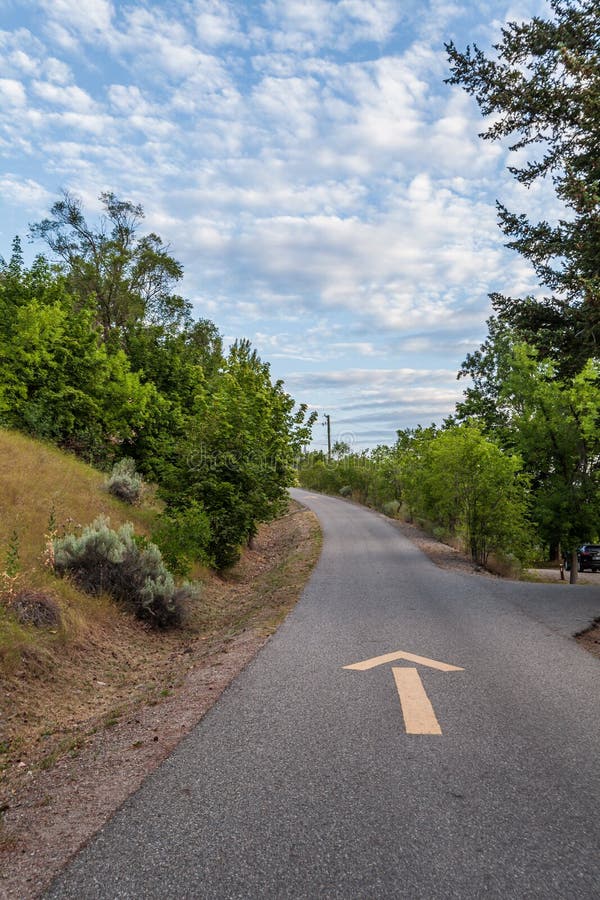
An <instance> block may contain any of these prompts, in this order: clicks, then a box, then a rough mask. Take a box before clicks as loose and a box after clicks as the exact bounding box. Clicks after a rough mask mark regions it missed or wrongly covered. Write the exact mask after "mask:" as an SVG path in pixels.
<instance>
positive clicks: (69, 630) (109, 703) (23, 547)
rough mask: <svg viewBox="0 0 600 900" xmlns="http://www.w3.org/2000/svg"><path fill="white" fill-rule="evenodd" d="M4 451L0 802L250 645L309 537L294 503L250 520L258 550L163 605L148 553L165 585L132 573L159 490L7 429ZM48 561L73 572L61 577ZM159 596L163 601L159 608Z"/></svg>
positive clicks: (304, 563) (284, 608) (299, 563)
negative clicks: (113, 484) (118, 492)
mask: <svg viewBox="0 0 600 900" xmlns="http://www.w3.org/2000/svg"><path fill="white" fill-rule="evenodd" d="M0 458H1V459H2V463H3V464H2V466H1V467H0V546H2V547H4V548H6V551H5V554H4V558H3V559H2V566H1V567H0V581H1V583H2V588H3V594H2V603H0V685H1V688H2V689H1V691H0V809H2V808H3V804H5V803H7V804H9V805H12V803H13V800H12V796H13V792H14V791H15V790H16V789H17V787H18V785H20V784H21V782H23V784H24V785H25V786H26V782H27V773H28V772H33V773H35V772H36V771H38V770H39V769H47V768H50V767H52V766H53V765H54V763H55V762H56V761H57V760H58V759H60V758H61V757H62V756H64V755H65V754H68V755H71V756H72V755H76V754H78V753H79V752H81V750H82V748H83V746H84V745H85V744H86V742H87V741H88V739H89V738H90V736H91V735H93V734H94V733H95V732H97V731H98V730H100V729H103V728H110V727H113V726H115V725H116V724H117V723H118V722H119V721H121V720H122V719H123V720H124V719H126V718H127V717H129V718H131V716H132V715H134V717H135V710H136V709H139V708H140V707H147V706H148V705H154V704H157V703H160V702H161V701H162V700H163V699H164V698H167V697H168V696H169V695H170V694H171V693H172V692H173V691H174V689H175V688H176V687H177V686H178V685H179V684H181V683H182V681H183V680H184V678H185V677H186V674H187V673H188V672H189V670H190V668H191V667H193V666H200V667H202V666H205V665H208V663H207V662H206V660H208V659H209V657H210V656H211V654H213V653H214V652H216V651H219V652H221V651H223V652H224V649H226V648H227V646H228V644H229V642H231V641H232V640H234V638H235V637H236V636H238V635H240V634H241V633H242V632H244V633H245V634H247V635H248V636H249V637H250V636H252V635H255V637H256V639H257V641H258V643H257V646H259V644H260V641H261V639H264V636H266V635H268V634H270V633H271V632H272V631H273V630H274V629H275V628H276V627H277V625H278V624H279V622H280V621H281V620H282V618H283V617H284V616H285V614H286V613H287V612H288V610H289V609H290V608H291V606H292V605H293V603H294V602H295V600H296V599H297V597H298V595H299V593H300V591H301V589H302V587H303V585H304V582H305V580H306V578H307V577H308V575H309V573H310V571H311V569H312V566H313V565H314V562H315V560H316V556H317V554H318V550H319V539H318V526H317V524H316V521H315V519H314V517H313V516H312V514H310V513H309V512H308V511H306V510H302V509H301V508H300V507H299V506H298V505H297V504H293V503H292V504H291V506H288V507H286V510H285V515H284V517H283V518H281V519H278V520H277V521H276V522H273V523H269V524H266V525H259V526H258V528H257V535H256V537H255V539H254V545H255V546H254V549H253V550H249V549H247V548H245V549H243V550H242V552H241V558H240V561H239V562H238V563H237V564H236V565H235V566H233V567H231V568H230V569H228V570H227V572H221V573H217V572H215V571H214V570H213V569H212V568H211V567H209V566H206V565H201V564H194V566H193V567H192V569H191V571H190V572H189V577H190V579H191V581H192V582H193V591H191V592H189V591H190V589H189V588H188V587H187V586H185V585H183V588H182V585H181V582H180V583H179V584H178V586H177V587H176V588H175V593H176V594H179V596H178V597H176V601H177V602H176V605H175V606H174V607H172V606H171V603H170V602H168V601H169V600H170V599H171V598H170V597H169V596H168V591H169V590H171V589H173V580H172V579H171V578H169V577H168V576H167V575H165V573H164V569H163V567H164V563H163V564H162V565H161V564H160V561H159V560H158V561H157V554H156V551H152V552H151V553H150V556H151V558H152V565H153V566H155V567H156V566H157V565H158V567H159V569H160V571H159V572H158V573H156V572H155V578H154V581H153V582H152V583H151V585H150V588H156V586H157V583H158V586H159V587H160V590H161V593H160V594H158V592H157V590H150V591H148V587H149V586H148V585H147V584H146V578H144V579H143V580H142V578H141V573H147V571H148V563H147V560H144V559H143V557H144V554H147V553H148V552H149V550H148V548H149V547H150V546H151V544H152V541H151V537H152V534H153V531H154V529H155V527H156V523H157V522H160V518H161V515H162V514H163V509H164V504H163V503H162V502H161V501H160V500H159V499H157V497H156V491H155V490H153V489H151V488H149V487H148V486H147V485H146V486H144V487H143V489H142V492H141V497H140V500H139V502H138V503H136V504H135V505H131V504H130V503H127V502H126V501H123V500H119V499H117V498H115V497H114V496H113V495H112V494H111V492H110V488H109V479H108V478H107V477H106V475H105V474H104V473H102V472H100V471H98V470H97V469H95V468H94V467H92V466H90V465H88V464H86V463H84V462H83V461H81V460H79V459H77V458H76V457H75V456H73V454H71V453H65V452H64V451H61V450H59V449H58V448H56V447H53V446H51V445H50V444H45V443H42V442H40V441H38V440H35V439H33V438H30V437H28V436H26V435H23V434H20V433H18V432H14V431H7V430H4V431H0ZM89 523H91V524H89ZM93 523H96V524H93ZM128 523H129V524H128ZM15 534H17V535H18V539H17V540H15V539H14V535H15ZM132 535H134V536H135V537H134V538H132ZM90 538H91V539H92V541H91V542H92V546H91V547H90V546H89V544H90ZM79 544H84V545H87V549H86V550H85V552H84V553H82V552H81V548H80V547H79V546H78V545H79ZM140 556H142V559H141V561H140V558H139V557H140ZM131 557H133V560H132V558H131ZM73 559H77V560H79V561H80V565H79V566H78V567H72V566H71V565H70V564H71V562H72V560H73ZM7 562H8V563H9V565H7ZM90 563H91V565H89V564H90ZM122 564H123V565H124V571H123V572H120V571H119V568H120V566H121V565H122ZM57 568H58V570H59V571H60V572H62V571H63V570H65V569H68V568H70V569H71V571H70V572H66V571H65V572H64V575H63V576H62V577H59V576H58V575H57V572H56V569H57ZM7 569H10V570H11V574H10V575H9V574H7ZM146 577H148V576H146ZM123 579H125V581H124V580H123ZM182 592H185V596H182V595H181V594H182ZM188 592H189V593H188ZM115 599H116V600H117V601H118V602H115ZM138 599H139V605H138V603H137V600H138ZM159 600H162V601H164V600H167V602H166V603H164V605H163V606H162V607H160V608H158V609H157V603H158V601H159ZM149 601H151V603H150V605H148V603H149ZM181 607H183V609H184V612H185V615H184V616H183V617H182V618H181V619H179V620H178V627H177V628H173V627H171V628H166V629H165V628H156V627H153V625H154V622H153V618H154V616H155V615H156V614H157V613H158V614H159V615H166V616H167V617H169V616H171V615H172V614H173V610H175V611H178V610H179V609H180V608H181ZM161 624H171V623H161ZM150 740H152V738H150ZM1 838H2V816H1V815H0V845H1ZM1 849H2V848H1V846H0V851H1ZM0 855H1V853H0Z"/></svg>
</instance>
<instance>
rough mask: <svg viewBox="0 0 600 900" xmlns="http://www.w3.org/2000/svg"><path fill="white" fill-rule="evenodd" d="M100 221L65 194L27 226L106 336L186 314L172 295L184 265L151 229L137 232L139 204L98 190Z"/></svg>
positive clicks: (167, 322) (186, 306) (175, 319)
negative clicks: (46, 215)
mask: <svg viewBox="0 0 600 900" xmlns="http://www.w3.org/2000/svg"><path fill="white" fill-rule="evenodd" d="M100 200H101V201H102V205H103V208H104V214H103V215H102V217H101V219H100V222H99V224H98V225H97V226H92V225H90V224H88V222H87V221H86V219H85V217H84V215H83V212H82V208H81V201H80V200H79V199H78V198H77V197H75V196H73V195H71V194H69V193H68V192H65V193H64V194H63V196H62V198H61V199H60V200H58V201H57V202H56V203H55V204H54V205H53V207H52V209H51V215H52V218H50V219H44V220H43V221H42V222H39V223H36V224H33V225H31V234H32V236H33V237H34V238H41V239H42V240H44V241H45V242H46V243H47V244H48V246H49V247H50V249H51V250H52V251H53V252H54V253H55V254H56V255H57V256H58V258H59V259H60V260H62V263H63V266H64V269H65V273H66V276H67V280H68V285H69V288H70V290H71V292H72V293H73V294H74V296H76V297H78V298H79V299H80V300H81V301H82V302H83V303H84V304H86V305H87V304H88V303H90V302H93V304H94V308H95V310H96V317H97V322H98V324H99V325H100V326H101V328H102V332H103V335H104V339H105V340H108V339H109V338H110V337H111V336H112V337H115V335H117V336H119V338H121V335H122V332H123V331H124V330H126V329H127V328H129V327H131V326H133V325H135V324H136V323H139V322H144V323H160V324H164V325H170V326H173V325H174V326H176V325H178V324H179V323H180V322H181V321H182V320H184V319H185V318H186V317H187V316H188V315H189V303H187V302H186V301H185V300H183V298H182V297H180V296H179V295H177V294H175V293H173V289H174V287H175V285H176V284H177V283H178V282H179V281H180V280H181V278H182V276H183V269H182V267H181V265H180V263H178V262H177V261H176V260H175V259H174V258H173V257H172V256H171V254H170V252H169V247H168V246H165V244H163V242H162V240H161V238H160V237H159V236H158V235H157V234H154V233H150V234H146V235H140V234H139V227H140V223H141V221H142V219H143V217H144V211H143V208H142V207H141V206H140V205H139V204H134V203H131V202H130V201H129V200H120V199H119V198H118V197H116V196H115V194H113V193H112V192H110V191H105V192H103V193H102V194H100Z"/></svg>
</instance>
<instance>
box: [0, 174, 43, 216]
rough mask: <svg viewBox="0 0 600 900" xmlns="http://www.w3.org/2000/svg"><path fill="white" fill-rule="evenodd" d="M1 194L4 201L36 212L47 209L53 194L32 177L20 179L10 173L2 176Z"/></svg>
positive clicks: (0, 179) (0, 180)
mask: <svg viewBox="0 0 600 900" xmlns="http://www.w3.org/2000/svg"><path fill="white" fill-rule="evenodd" d="M0 195H2V198H3V200H4V202H7V203H8V202H10V203H14V204H18V205H19V206H23V207H24V208H25V209H27V210H28V211H31V210H35V211H36V212H41V211H42V210H44V209H46V207H47V205H48V201H49V199H50V196H51V195H50V193H49V192H48V191H47V190H46V188H45V187H43V185H41V184H39V183H38V182H37V181H34V180H33V179H31V178H26V179H20V178H18V177H17V176H13V175H10V174H8V175H5V176H4V177H2V178H0Z"/></svg>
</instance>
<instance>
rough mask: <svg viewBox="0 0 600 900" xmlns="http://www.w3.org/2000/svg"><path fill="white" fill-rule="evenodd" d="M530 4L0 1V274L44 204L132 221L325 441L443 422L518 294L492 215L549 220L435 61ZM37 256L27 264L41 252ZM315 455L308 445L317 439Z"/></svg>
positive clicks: (515, 273) (206, 312)
mask: <svg viewBox="0 0 600 900" xmlns="http://www.w3.org/2000/svg"><path fill="white" fill-rule="evenodd" d="M546 12H547V8H546V4H545V2H544V0H513V2H512V3H511V2H508V0H467V2H459V0H455V2H453V0H255V2H242V0H179V2H175V0H163V2H156V0H132V2H117V0H0V157H1V159H0V254H2V255H4V256H6V255H7V254H8V253H9V252H10V241H11V239H12V237H13V235H15V234H20V235H22V236H23V237H25V236H26V234H27V228H28V223H29V222H33V221H37V220H39V219H40V218H42V217H43V216H44V215H45V214H46V213H47V211H48V209H49V206H50V205H51V204H52V202H53V201H54V200H55V199H56V198H57V196H58V194H59V192H60V191H61V189H65V188H66V189H69V190H71V191H73V192H75V193H77V194H79V196H80V197H81V198H82V200H83V202H84V206H85V209H86V210H87V212H88V214H89V216H90V217H91V218H93V217H94V216H95V215H96V213H97V211H98V200H97V198H98V194H99V193H100V191H103V190H112V191H114V192H115V193H117V194H118V195H119V196H120V197H122V198H123V199H131V200H134V201H136V202H139V203H142V205H143V206H144V209H145V212H146V224H147V226H148V229H152V230H155V231H158V233H159V234H160V235H161V236H162V237H163V239H165V240H167V241H169V242H170V243H171V246H172V251H173V253H174V255H175V256H176V257H177V258H178V259H180V261H181V262H182V263H183V264H184V266H185V272H186V275H185V281H184V284H183V290H182V293H184V294H185V295H186V296H187V297H189V298H190V300H192V301H193V303H194V307H195V310H196V311H197V313H198V315H200V316H205V317H209V318H212V319H213V320H214V321H215V322H216V323H217V325H218V326H219V327H220V329H221V331H222V332H223V334H224V335H225V336H226V338H228V339H232V338H234V337H238V336H240V337H242V336H243V337H249V338H250V339H251V340H252V342H253V343H254V345H255V346H256V347H257V348H258V350H259V352H260V354H261V356H262V357H263V358H264V359H267V360H269V361H270V362H271V365H272V371H273V374H274V375H275V376H276V377H282V378H284V379H285V382H286V385H287V387H288V390H289V391H290V393H291V394H292V395H293V396H294V397H296V399H298V400H301V401H304V402H307V403H308V404H310V405H311V406H314V407H316V408H318V409H319V411H320V413H325V412H327V413H329V414H330V415H331V421H332V430H333V436H334V438H342V439H345V440H347V441H349V442H350V443H352V444H354V445H355V446H356V447H361V448H362V447H365V446H374V445H376V444H378V443H391V442H393V440H394V437H395V431H396V429H397V428H403V427H406V426H414V425H417V424H419V423H421V424H429V423H430V422H431V421H441V420H442V419H443V417H444V416H445V415H447V414H448V413H450V412H451V411H452V409H453V406H454V401H455V399H457V397H458V396H459V395H460V393H461V391H462V383H457V381H456V371H457V369H458V368H459V366H460V363H461V361H462V360H463V359H464V357H465V354H466V353H467V352H468V351H469V350H471V349H473V348H474V347H476V346H477V345H478V343H479V342H480V341H481V339H482V338H483V336H484V335H485V319H486V317H487V315H488V314H489V308H488V298H487V295H488V293H489V292H490V291H502V292H505V293H512V294H514V295H517V296H518V295H520V294H523V293H524V292H526V291H528V290H532V289H533V287H534V284H535V282H534V280H533V277H532V273H531V271H530V270H529V269H528V268H527V266H526V265H525V263H524V262H523V261H522V260H520V259H519V257H518V256H516V255H515V254H514V253H511V252H509V251H507V250H506V249H504V248H503V245H502V235H501V233H500V231H499V229H498V227H497V224H496V214H495V207H494V203H495V200H496V198H500V199H502V200H503V201H504V202H505V203H507V205H509V206H510V207H511V208H514V209H520V210H523V211H525V210H527V211H529V212H532V211H534V212H535V210H536V209H538V210H542V211H544V212H546V211H547V208H548V204H549V202H550V199H549V196H548V194H547V193H544V189H543V187H540V188H537V189H535V190H533V191H530V192H528V193H527V194H525V193H524V192H523V191H522V189H520V188H519V187H518V186H516V185H515V184H514V183H513V181H512V179H511V177H510V175H508V174H507V172H506V165H507V162H508V155H509V154H508V152H507V149H506V148H505V147H501V146H496V145H491V144H490V143H489V142H483V141H482V140H481V139H480V138H479V137H478V132H479V131H481V129H482V120H481V118H480V115H479V112H478V109H477V107H476V105H475V103H474V101H472V100H471V99H470V98H469V97H467V95H466V94H465V93H464V92H463V91H462V90H461V89H459V88H453V87H449V86H448V85H445V84H444V78H446V77H447V76H448V74H449V72H448V68H447V60H446V55H445V52H444V46H443V45H444V41H448V40H450V39H453V40H454V41H455V42H456V43H457V45H458V46H459V47H460V48H464V47H465V46H466V44H467V43H469V42H473V41H475V42H476V43H478V44H479V45H480V46H481V47H483V48H487V47H489V46H490V44H491V43H492V42H493V41H494V40H495V39H496V38H497V37H498V35H499V30H500V27H501V25H502V23H503V22H505V21H507V20H522V19H528V18H530V17H531V16H532V15H534V14H540V13H541V14H544V13H546ZM41 249H42V247H41V246H39V247H37V246H36V247H33V248H31V251H30V252H33V251H34V250H41ZM315 438H316V442H317V443H321V444H322V443H323V441H324V440H325V431H324V429H322V428H320V427H317V428H316V429H315Z"/></svg>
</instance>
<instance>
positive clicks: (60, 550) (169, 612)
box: [54, 516, 193, 628]
mask: <svg viewBox="0 0 600 900" xmlns="http://www.w3.org/2000/svg"><path fill="white" fill-rule="evenodd" d="M54 568H55V570H56V572H57V573H58V574H59V575H70V576H71V578H73V580H74V581H75V582H76V583H77V584H78V585H79V586H80V587H81V588H82V589H83V590H84V591H87V592H88V593H90V594H101V593H107V594H109V595H110V596H111V597H113V598H114V599H115V600H118V601H119V602H121V603H123V604H125V605H126V606H127V607H128V608H130V609H131V610H132V611H133V612H134V613H135V615H136V616H137V617H138V618H139V619H143V620H145V621H148V622H150V623H151V624H152V625H154V626H156V627H159V628H164V627H167V626H169V625H179V624H180V623H181V621H182V619H183V613H184V608H185V602H186V600H188V599H191V598H192V596H193V590H192V588H191V587H190V586H184V587H182V588H179V589H178V588H176V586H175V582H174V580H173V576H172V575H171V573H170V572H169V571H168V570H167V569H166V567H165V565H164V562H163V559H162V556H161V553H160V550H159V549H158V547H157V546H156V545H155V544H152V543H150V542H149V541H147V540H146V539H145V538H139V537H137V538H136V536H135V535H134V533H133V525H131V524H130V523H127V524H126V525H123V526H122V527H121V528H120V529H119V530H118V531H114V530H113V529H111V528H110V526H109V520H108V519H107V518H106V517H104V516H100V517H99V518H97V519H96V520H95V521H94V522H93V523H92V524H91V525H88V526H87V527H86V528H84V530H83V532H82V534H81V535H80V536H79V537H78V536H77V535H74V534H68V535H65V537H63V538H59V539H58V540H56V541H55V542H54Z"/></svg>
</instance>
